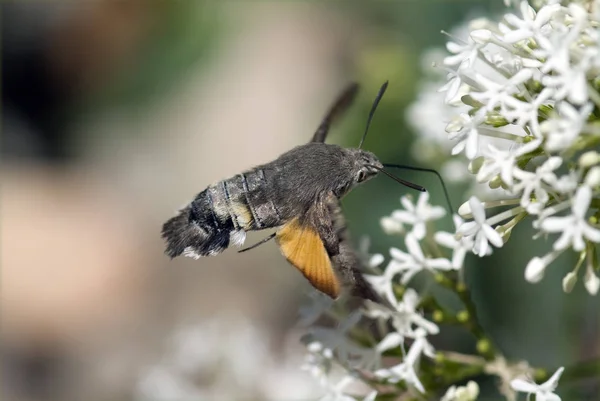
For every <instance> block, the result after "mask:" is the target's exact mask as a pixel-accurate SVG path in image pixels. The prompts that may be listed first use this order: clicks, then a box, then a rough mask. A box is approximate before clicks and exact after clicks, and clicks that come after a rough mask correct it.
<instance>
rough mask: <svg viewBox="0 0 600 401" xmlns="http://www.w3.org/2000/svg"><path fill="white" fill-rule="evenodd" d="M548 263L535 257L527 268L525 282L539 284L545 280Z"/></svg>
mask: <svg viewBox="0 0 600 401" xmlns="http://www.w3.org/2000/svg"><path fill="white" fill-rule="evenodd" d="M546 266H547V263H546V261H545V260H544V259H543V258H539V257H537V256H536V257H534V258H533V259H531V260H530V261H529V263H527V267H526V268H525V280H527V281H529V282H530V283H539V282H540V281H541V280H542V279H543V278H544V271H545V270H546Z"/></svg>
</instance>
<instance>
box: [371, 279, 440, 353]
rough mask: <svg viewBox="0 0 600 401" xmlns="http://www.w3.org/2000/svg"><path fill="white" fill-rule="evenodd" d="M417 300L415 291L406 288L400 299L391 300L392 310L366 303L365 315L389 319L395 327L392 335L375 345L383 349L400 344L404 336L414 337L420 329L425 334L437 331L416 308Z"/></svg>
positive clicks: (436, 327)
mask: <svg viewBox="0 0 600 401" xmlns="http://www.w3.org/2000/svg"><path fill="white" fill-rule="evenodd" d="M419 302H420V299H419V296H418V295H417V292H416V291H415V290H413V289H412V288H408V289H407V290H406V292H405V293H404V296H403V297H402V300H400V301H398V300H396V299H393V300H391V302H390V303H391V304H392V306H393V308H394V309H393V310H392V309H389V308H387V307H385V306H383V305H380V304H376V303H374V302H368V303H367V305H368V309H367V310H366V311H365V312H364V315H365V316H367V317H369V318H371V319H385V320H391V323H392V326H394V329H395V332H394V336H390V337H389V338H387V337H386V339H385V342H383V341H382V342H381V343H380V344H379V345H378V346H377V347H379V348H384V350H385V349H390V348H393V347H395V346H397V345H398V344H401V343H402V341H403V338H404V337H410V338H413V337H415V336H416V333H417V331H418V330H422V331H423V332H424V333H426V334H437V333H439V330H440V329H439V327H438V326H437V325H436V324H435V323H433V322H430V321H429V320H427V319H425V318H424V317H423V315H422V314H421V313H420V312H419V311H418V310H417V307H418V305H419ZM396 335H397V336H396Z"/></svg>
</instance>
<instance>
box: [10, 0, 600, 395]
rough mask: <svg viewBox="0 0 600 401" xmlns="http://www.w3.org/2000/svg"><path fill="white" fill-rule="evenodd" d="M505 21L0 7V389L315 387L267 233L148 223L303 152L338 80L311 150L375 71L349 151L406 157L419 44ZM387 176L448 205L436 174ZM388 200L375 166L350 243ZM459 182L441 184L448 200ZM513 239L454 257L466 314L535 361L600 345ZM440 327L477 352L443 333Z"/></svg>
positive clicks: (445, 13)
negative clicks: (464, 286) (487, 252)
mask: <svg viewBox="0 0 600 401" xmlns="http://www.w3.org/2000/svg"><path fill="white" fill-rule="evenodd" d="M502 11H503V4H502V2H501V1H500V0H489V1H475V0H473V1H468V0H457V1H441V0H439V1H438V0H420V1H417V0H413V1H410V0H406V1H382V2H359V1H349V2H341V1H339V2H256V1H253V2H216V1H215V2H204V1H201V2H192V1H181V2H168V1H148V0H130V1H107V0H95V1H87V2H74V1H70V2H59V1H53V2H25V1H3V2H2V3H1V5H0V12H1V14H0V15H1V28H2V31H1V35H2V37H1V40H2V47H1V49H2V161H1V163H2V167H1V172H0V174H1V176H2V194H1V204H2V207H1V213H2V215H1V223H2V266H1V292H0V295H1V298H0V302H1V308H2V309H1V312H2V325H1V326H2V366H1V368H2V384H1V389H2V390H1V391H2V399H3V400H82V399H86V400H90V401H94V400H138V399H139V400H141V399H147V398H148V395H149V394H163V395H166V396H167V397H170V398H178V397H181V398H184V397H189V396H190V394H192V395H194V396H195V397H196V398H197V399H214V400H217V399H223V400H224V399H256V400H258V399H278V400H288V399H289V400H291V399H315V398H317V397H318V396H319V395H321V394H322V390H321V389H319V387H318V386H317V384H316V383H314V382H313V381H312V379H311V378H310V377H309V375H308V374H307V373H306V372H304V371H301V370H300V365H301V362H302V353H303V349H302V346H301V345H300V343H299V342H298V337H299V335H300V334H301V332H299V331H298V330H297V329H294V327H295V322H296V319H297V311H298V308H299V306H300V305H301V304H302V303H303V301H305V300H306V298H307V294H308V293H309V291H310V288H309V286H308V284H307V283H306V282H305V281H304V279H303V278H302V277H301V276H300V275H299V274H298V273H297V272H296V271H295V270H294V269H293V268H291V267H290V266H289V265H287V263H286V262H285V260H284V259H283V258H282V257H281V255H280V254H279V252H278V250H277V249H276V246H275V244H274V243H269V244H267V245H264V246H262V247H260V248H258V249H256V250H254V251H252V252H248V253H245V254H237V253H235V252H227V253H225V254H223V255H221V256H219V257H216V258H206V259H202V260H198V261H194V260H191V259H184V258H178V259H176V260H173V261H170V260H169V259H168V258H167V257H166V256H165V255H164V254H163V244H162V241H161V239H160V226H161V224H162V222H163V221H164V220H165V219H167V218H168V217H170V216H171V215H172V214H173V213H174V212H175V210H177V209H178V208H179V207H180V206H182V205H183V204H184V203H186V202H188V201H189V200H190V199H191V198H192V197H193V196H194V195H195V194H196V193H197V192H199V191H200V190H202V189H203V188H204V187H206V186H207V185H208V184H210V183H212V182H214V181H217V180H220V179H223V178H226V177H228V176H230V175H233V174H235V173H237V172H239V171H241V170H244V169H246V168H248V167H251V166H253V165H256V164H260V163H263V162H266V161H269V160H272V159H274V158H275V157H277V156H278V155H279V154H281V153H282V152H284V151H286V150H288V149H289V148H291V147H293V146H295V145H298V144H302V143H304V142H306V141H307V140H308V139H309V138H310V136H311V135H312V133H313V131H314V129H315V128H316V126H317V125H318V123H319V121H320V119H321V117H322V115H323V113H324V111H325V109H326V108H327V107H328V105H329V104H330V102H331V101H332V100H333V98H334V97H335V96H336V95H337V94H338V92H339V91H340V89H341V88H343V87H344V86H345V85H346V84H347V82H349V81H351V80H356V81H358V82H360V83H361V85H362V90H361V93H360V96H359V99H358V101H357V103H356V104H355V106H353V108H352V109H351V111H350V112H349V113H348V116H347V117H346V118H344V120H343V122H342V123H340V124H339V126H337V127H335V128H334V129H333V131H332V133H331V135H330V138H329V142H332V143H338V144H342V145H345V146H356V145H357V144H358V141H359V138H360V135H361V134H362V130H363V127H364V123H365V121H366V115H367V113H368V110H369V108H370V106H371V103H372V100H373V97H374V95H375V93H376V91H377V89H378V88H379V86H380V85H381V83H382V82H383V81H385V80H388V79H389V80H390V87H389V89H388V92H387V93H386V95H385V97H384V99H383V101H382V103H381V105H380V107H379V110H378V112H377V116H376V118H375V120H374V123H373V125H372V129H371V131H370V134H369V137H368V138H367V140H366V143H365V147H366V148H367V149H369V150H371V151H373V152H375V153H376V154H377V155H379V157H380V159H381V160H384V161H386V162H396V163H415V161H414V160H412V159H411V144H412V143H413V140H414V138H415V136H416V135H418V133H416V132H411V130H410V128H409V126H408V125H407V123H406V116H405V114H406V113H405V111H406V108H407V106H408V105H409V104H410V103H411V102H413V101H414V100H415V98H416V97H417V94H418V91H419V88H420V86H419V82H420V80H421V79H422V78H423V77H422V73H421V71H422V67H423V61H422V57H423V54H424V52H425V51H426V50H427V49H430V48H432V47H443V45H444V43H445V41H446V39H447V38H446V37H445V36H444V35H442V34H441V33H440V31H441V30H443V29H446V30H450V29H451V28H452V27H454V26H455V25H456V24H458V23H460V22H462V21H465V20H467V19H468V18H473V17H474V16H477V15H494V14H498V13H500V12H502ZM427 167H433V168H435V167H436V166H435V165H432V166H427ZM403 177H404V178H406V179H409V180H412V181H414V182H418V183H420V184H422V185H424V186H426V187H428V188H430V192H431V195H432V199H434V203H435V202H437V203H439V204H440V205H443V204H444V203H443V202H444V200H443V195H442V192H441V190H440V188H439V185H438V183H437V182H436V180H435V177H428V176H427V175H423V174H410V173H409V172H406V173H405V174H403ZM406 191H407V189H406V188H403V187H400V186H398V185H396V184H394V183H393V182H392V181H389V180H387V179H385V178H378V179H375V180H373V181H370V182H369V183H367V184H366V185H363V186H362V187H360V188H357V189H356V190H355V191H354V192H353V193H351V194H350V195H348V196H347V197H346V198H345V199H344V202H343V206H344V211H345V213H346V216H347V220H348V222H349V227H350V230H351V232H352V234H353V238H354V240H355V241H356V242H358V241H359V239H361V238H362V237H363V236H368V237H369V238H370V242H371V248H370V251H371V252H382V253H385V254H387V249H388V248H389V247H390V246H391V245H397V244H395V242H394V241H395V240H394V238H390V237H387V236H385V235H384V234H383V233H382V230H381V228H380V226H379V219H380V218H381V217H382V216H384V215H388V214H390V213H391V211H392V210H394V209H395V208H398V207H399V203H398V200H399V197H400V196H401V195H402V194H403V193H406ZM463 191H464V188H461V187H460V186H456V185H454V186H452V187H451V194H452V200H453V201H454V203H455V204H458V203H460V202H462V201H463V200H464V199H466V197H465V196H464V194H463ZM446 224H447V227H448V228H449V224H448V223H446ZM530 236H531V233H529V232H526V231H523V230H521V231H519V232H518V233H514V234H513V238H512V239H511V241H510V242H509V243H508V244H507V245H506V246H505V247H504V248H503V249H501V250H499V251H498V252H496V254H495V257H494V258H488V259H484V261H483V262H479V261H477V260H471V261H470V262H469V263H468V269H467V272H466V274H467V280H468V282H469V284H470V285H471V286H472V289H473V292H474V295H475V297H476V301H477V304H478V306H479V311H480V314H481V316H482V320H483V323H484V326H485V327H486V329H487V330H488V331H489V332H490V333H491V334H492V335H493V336H494V338H495V340H496V341H497V343H498V344H499V346H500V348H501V349H502V350H503V351H504V352H505V354H506V355H507V356H508V357H511V358H525V359H528V360H529V361H530V362H531V363H532V364H534V365H539V366H548V367H556V366H559V365H560V364H566V365H568V364H570V363H574V362H576V361H578V360H581V359H582V358H585V357H590V356H593V355H596V356H598V355H599V352H600V351H599V344H600V341H599V329H598V327H599V309H598V299H597V298H592V297H590V296H588V295H587V293H585V291H583V290H582V289H581V286H579V287H578V288H576V290H575V291H574V292H573V293H572V294H570V295H568V296H565V295H564V294H563V293H562V291H561V290H560V280H561V278H562V276H563V275H564V274H565V273H566V272H567V271H568V270H569V267H570V266H572V263H573V261H572V260H569V259H568V256H567V257H565V258H563V260H562V261H557V262H555V264H554V265H553V266H552V268H551V269H549V272H548V274H547V276H546V278H545V279H544V281H543V282H542V283H540V284H537V285H531V284H527V283H526V282H525V281H524V279H523V271H524V266H525V264H526V262H527V261H528V260H529V259H530V258H531V256H532V255H533V254H539V253H541V250H542V249H543V248H546V247H547V246H548V244H545V243H543V241H538V242H535V243H533V245H532V243H531V241H530V240H529V238H530ZM259 238H261V236H260V235H250V236H249V239H248V242H247V243H252V242H253V241H254V240H256V239H259ZM536 247H537V248H536ZM438 337H439V338H438V339H437V343H436V345H438V346H439V347H441V348H444V349H449V348H454V349H459V350H463V351H465V352H469V351H472V350H473V344H472V341H470V339H465V338H463V337H461V335H460V333H452V332H448V333H446V334H444V333H443V334H441V335H440V336H438ZM173 365H177V366H178V368H177V369H180V370H182V371H183V373H182V374H188V373H189V374H191V375H192V376H193V383H194V386H192V388H187V387H186V386H187V384H185V383H179V382H177V377H176V375H174V374H173V372H172V369H171V368H172V367H173ZM182 366H183V367H182ZM186 366H187V368H186ZM188 368H189V369H188ZM186 369H188V370H189V371H187V370H186ZM190 372H191V373H190ZM198 372H199V373H198ZM483 385H484V386H485V385H486V383H483ZM487 385H491V383H487ZM573 391H574V394H576V393H577V391H579V390H577V389H573ZM587 391H588V394H589V388H588V389H587Z"/></svg>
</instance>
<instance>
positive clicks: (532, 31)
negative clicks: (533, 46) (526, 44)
mask: <svg viewBox="0 0 600 401" xmlns="http://www.w3.org/2000/svg"><path fill="white" fill-rule="evenodd" d="M520 8H521V15H522V18H519V17H517V16H516V15H514V14H507V15H505V16H504V19H505V20H506V22H507V23H508V24H509V25H510V26H512V27H514V28H515V29H510V28H507V29H504V31H505V32H504V37H503V38H502V39H503V40H504V41H505V42H506V43H515V42H519V41H521V40H524V39H529V38H532V37H534V36H542V34H543V29H544V27H545V25H546V24H547V23H548V22H549V21H550V19H551V18H552V16H553V15H554V14H555V13H556V12H557V11H559V10H560V8H561V7H560V4H554V5H550V6H544V7H542V8H541V9H540V11H539V12H538V13H537V14H536V12H535V10H534V9H533V8H532V7H530V6H529V4H527V2H526V1H522V2H521V7H520Z"/></svg>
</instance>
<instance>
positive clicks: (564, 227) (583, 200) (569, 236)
mask: <svg viewBox="0 0 600 401" xmlns="http://www.w3.org/2000/svg"><path fill="white" fill-rule="evenodd" d="M591 201H592V190H591V188H589V187H587V186H583V187H580V188H579V189H578V190H577V193H576V194H575V198H574V199H573V201H572V203H571V214H570V215H568V216H563V217H548V218H545V219H544V220H542V222H541V223H540V228H541V229H542V230H543V231H545V232H548V233H562V234H561V236H560V238H559V239H558V240H557V241H556V242H555V243H554V246H553V247H554V249H555V250H564V249H566V248H568V247H569V246H572V247H573V250H575V251H579V252H580V251H583V250H584V248H585V241H586V240H589V241H592V242H596V243H598V242H600V230H598V229H597V228H595V227H593V226H591V225H590V224H589V223H588V222H587V220H586V217H585V215H586V214H587V211H588V208H589V206H590V202H591Z"/></svg>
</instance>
